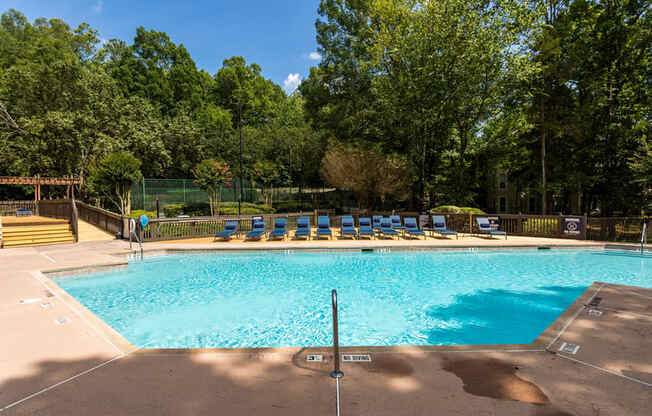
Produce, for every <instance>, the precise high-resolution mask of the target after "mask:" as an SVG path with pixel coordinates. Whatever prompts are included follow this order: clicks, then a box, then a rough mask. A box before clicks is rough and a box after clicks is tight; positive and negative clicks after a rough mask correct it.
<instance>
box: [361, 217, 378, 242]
mask: <svg viewBox="0 0 652 416" xmlns="http://www.w3.org/2000/svg"><path fill="white" fill-rule="evenodd" d="M358 222H359V223H360V228H359V229H358V237H361V236H363V235H367V236H369V237H371V238H374V237H375V236H376V234H375V233H374V230H373V228H372V227H371V218H360V220H358Z"/></svg>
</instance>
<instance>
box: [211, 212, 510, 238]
mask: <svg viewBox="0 0 652 416" xmlns="http://www.w3.org/2000/svg"><path fill="white" fill-rule="evenodd" d="M476 220H477V223H478V230H479V232H480V233H481V234H488V235H491V236H494V235H501V236H502V235H504V236H505V239H507V233H505V232H504V231H500V230H497V229H494V228H493V227H492V226H491V224H490V223H489V220H488V219H487V218H481V217H478V218H476ZM266 229H267V224H266V223H265V221H263V220H261V219H256V220H254V221H253V224H252V229H251V231H250V232H248V233H247V234H245V240H261V239H262V238H263V237H264V236H266V237H267V240H279V239H280V240H284V239H285V238H286V237H287V236H288V235H289V232H288V229H287V219H286V218H276V219H275V220H274V229H273V230H272V231H271V232H269V233H267V231H266ZM426 232H430V234H431V236H433V235H434V234H435V233H436V234H439V235H440V236H455V238H458V234H457V232H456V231H453V230H449V229H448V228H447V227H446V218H445V217H444V216H442V215H433V216H432V227H424V228H423V229H420V228H419V226H418V225H417V220H416V218H412V217H407V218H405V219H404V221H403V223H401V217H400V216H398V215H392V216H390V217H389V218H387V217H383V216H376V215H375V216H373V217H372V218H368V217H362V218H360V219H359V220H358V228H357V229H356V228H355V220H354V219H353V217H352V216H350V215H345V216H342V221H341V226H340V230H339V237H340V238H344V237H350V238H353V239H356V238H361V237H369V238H375V237H376V236H382V237H383V238H398V237H400V236H401V235H403V236H404V237H409V238H415V237H416V238H419V237H423V238H426V237H427V236H426ZM239 234H240V233H239V231H238V221H227V222H226V224H225V226H224V231H222V232H220V233H217V234H215V240H217V239H222V240H230V239H231V238H232V237H233V236H234V235H239ZM315 236H316V238H317V239H320V238H322V237H328V238H329V239H330V238H333V231H332V230H331V226H330V219H329V218H328V216H319V217H318V218H317V230H316V234H315ZM311 237H312V230H311V226H310V217H308V216H304V217H299V219H298V220H297V229H296V231H295V232H294V238H295V239H301V238H305V239H306V240H309V239H310V238H311Z"/></svg>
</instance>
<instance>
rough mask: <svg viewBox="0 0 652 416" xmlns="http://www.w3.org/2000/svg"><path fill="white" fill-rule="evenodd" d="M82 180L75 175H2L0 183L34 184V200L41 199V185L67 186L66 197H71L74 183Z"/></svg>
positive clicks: (77, 183) (78, 183) (73, 191)
mask: <svg viewBox="0 0 652 416" xmlns="http://www.w3.org/2000/svg"><path fill="white" fill-rule="evenodd" d="M81 183H82V181H81V179H79V178H75V177H72V176H70V177H64V178H46V177H41V175H36V176H0V185H34V200H35V201H40V200H41V185H58V186H66V187H67V188H66V197H67V198H68V199H70V196H71V192H72V195H73V196H74V194H75V189H74V187H73V186H74V185H81Z"/></svg>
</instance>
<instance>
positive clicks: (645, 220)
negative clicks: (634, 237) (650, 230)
mask: <svg viewBox="0 0 652 416" xmlns="http://www.w3.org/2000/svg"><path fill="white" fill-rule="evenodd" d="M647 223H648V219H647V218H646V219H644V220H643V231H642V232H641V254H643V252H644V250H645V243H646V242H647Z"/></svg>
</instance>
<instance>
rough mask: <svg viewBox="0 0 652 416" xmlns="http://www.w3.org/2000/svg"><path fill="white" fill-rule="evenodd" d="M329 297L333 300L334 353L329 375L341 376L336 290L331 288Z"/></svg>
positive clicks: (342, 375)
mask: <svg viewBox="0 0 652 416" xmlns="http://www.w3.org/2000/svg"><path fill="white" fill-rule="evenodd" d="M331 298H332V301H333V353H334V360H333V362H334V364H335V367H334V368H333V372H332V373H331V377H333V378H342V377H344V373H343V372H342V371H341V370H340V340H339V335H338V328H337V324H338V322H337V320H338V319H337V291H336V290H335V289H333V291H332V292H331Z"/></svg>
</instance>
